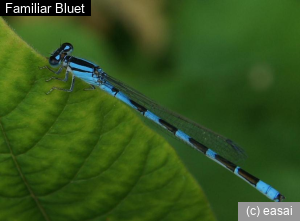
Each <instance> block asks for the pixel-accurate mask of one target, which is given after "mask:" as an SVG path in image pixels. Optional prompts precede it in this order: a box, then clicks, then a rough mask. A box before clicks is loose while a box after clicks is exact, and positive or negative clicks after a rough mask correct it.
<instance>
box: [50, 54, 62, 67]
mask: <svg viewBox="0 0 300 221" xmlns="http://www.w3.org/2000/svg"><path fill="white" fill-rule="evenodd" d="M60 61H61V56H60V55H56V56H51V57H50V58H49V64H50V65H51V66H52V67H57V66H58V65H59V64H60Z"/></svg>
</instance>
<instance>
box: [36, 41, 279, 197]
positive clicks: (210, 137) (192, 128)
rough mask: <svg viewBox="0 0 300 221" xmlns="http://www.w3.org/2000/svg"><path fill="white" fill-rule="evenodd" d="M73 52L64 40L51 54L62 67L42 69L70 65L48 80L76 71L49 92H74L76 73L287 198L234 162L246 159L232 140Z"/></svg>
mask: <svg viewBox="0 0 300 221" xmlns="http://www.w3.org/2000/svg"><path fill="white" fill-rule="evenodd" d="M72 51H73V46H72V45H71V44H70V43H64V44H62V45H61V46H60V47H59V48H58V49H57V50H56V51H55V52H54V53H53V54H52V55H51V56H50V58H49V64H50V65H51V66H52V67H59V69H58V70H57V71H54V70H52V69H51V68H49V67H48V66H44V67H41V69H43V68H47V69H48V70H50V71H52V72H53V73H55V74H60V73H61V71H62V70H63V68H66V74H65V78H64V79H60V78H57V77H51V78H50V79H48V80H46V81H50V80H52V79H56V80H60V81H65V82H66V81H67V80H68V76H69V74H70V73H71V74H72V83H71V87H70V89H63V88H58V87H53V88H51V90H50V91H49V92H48V93H47V94H50V93H51V92H52V91H53V90H61V91H66V92H72V91H73V88H74V83H75V76H76V77H78V78H80V79H82V80H84V81H85V82H87V83H88V84H90V85H91V88H90V89H87V90H93V89H95V86H97V87H100V88H101V89H102V90H104V91H106V92H107V93H109V94H110V95H112V96H114V97H116V98H118V99H119V100H121V101H123V102H124V103H125V104H127V105H129V106H130V107H132V108H134V109H135V110H137V111H138V112H140V113H141V114H142V115H143V116H144V117H146V118H148V119H150V120H151V121H153V122H154V123H156V124H158V125H160V126H161V127H163V128H164V129H166V130H168V131H169V132H170V133H171V134H173V135H174V136H175V137H177V138H178V139H180V140H181V141H183V142H184V143H186V144H188V145H189V146H191V147H193V148H194V149H196V150H198V151H199V152H201V153H203V154H204V155H206V156H207V157H208V158H210V159H211V160H213V161H215V162H217V163H218V164H220V165H221V166H223V167H225V168H226V169H228V170H229V171H231V172H233V173H234V174H235V175H237V176H238V177H240V178H241V179H243V180H245V181H246V182H247V183H249V184H250V185H251V186H253V187H254V188H256V189H257V190H258V191H260V192H261V193H263V194H264V195H266V196H267V197H268V198H270V199H271V200H274V201H276V202H280V201H282V200H283V199H285V197H284V196H283V195H281V194H280V193H279V192H278V191H277V190H276V189H274V188H273V187H271V186H270V185H268V184H267V183H265V182H263V181H262V180H260V179H258V178H256V177H255V176H253V175H251V174H249V173H248V172H246V171H245V170H243V169H242V168H240V167H239V166H237V165H235V164H234V163H232V162H231V161H237V160H239V159H241V158H244V152H243V150H242V149H241V148H240V147H239V146H238V145H237V144H235V143H234V142H233V141H232V140H230V139H227V138H225V137H223V136H221V135H218V134H216V133H214V132H212V131H211V130H209V129H206V128H204V127H202V126H200V125H198V124H197V123H195V122H192V121H190V120H188V119H186V118H184V117H182V116H180V115H178V114H176V113H174V112H171V111H168V110H166V109H165V108H163V107H161V106H159V105H158V104H156V103H155V102H154V101H152V100H150V99H149V98H147V97H145V96H144V95H143V94H141V93H139V92H137V91H136V90H134V89H132V88H131V87H128V86H127V85H125V84H123V83H122V82H120V81H118V80H117V79H114V78H113V77H111V76H109V75H108V74H106V73H105V72H104V71H103V70H102V69H101V68H100V67H99V66H98V65H96V64H94V63H92V62H90V61H87V60H85V59H82V58H77V57H73V56H71V55H70V54H71V52H72Z"/></svg>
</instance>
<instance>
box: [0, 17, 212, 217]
mask: <svg viewBox="0 0 300 221" xmlns="http://www.w3.org/2000/svg"><path fill="white" fill-rule="evenodd" d="M0 39H1V40H0V48H1V51H0V211H1V212H0V220H55V221H59V220H110V221H111V220H180V221H182V220H192V221H194V220H214V216H213V214H212V211H211V209H210V207H209V205H208V203H207V201H206V199H205V197H204V194H203V192H202V191H201V189H200V187H199V186H198V185H197V183H196V182H195V180H194V179H193V178H192V176H191V175H190V174H189V173H188V172H187V170H186V169H185V168H184V166H183V165H182V163H181V161H180V160H179V158H178V157H177V155H176V153H175V152H174V150H173V149H172V148H171V147H170V146H169V144H168V143H166V142H165V141H164V139H163V138H162V137H160V136H159V135H158V134H156V133H155V132H153V131H152V130H151V129H149V128H148V127H147V126H145V125H144V123H143V121H141V119H140V118H139V117H138V115H137V114H136V113H135V112H134V111H133V110H131V109H130V108H129V107H127V106H126V105H125V104H123V103H121V102H120V101H118V100H117V99H115V98H113V97H111V96H110V95H108V94H106V93H105V92H102V91H101V90H100V89H97V90H95V91H83V89H84V88H88V84H86V83H84V82H83V81H81V80H79V79H76V85H75V89H74V91H73V92H72V93H66V92H62V91H53V92H52V93H51V94H50V95H46V94H45V92H47V91H49V89H50V88H51V87H53V86H59V87H64V88H68V87H69V86H70V82H67V83H64V82H60V81H55V80H53V81H51V82H45V79H47V78H49V77H50V76H52V73H51V72H50V71H48V70H46V69H44V70H40V69H39V68H38V67H39V66H44V65H46V64H47V60H46V59H45V58H44V57H42V56H41V55H39V54H38V53H37V52H36V51H35V50H34V49H32V48H31V47H29V46H28V45H27V44H26V43H25V42H24V41H22V40H21V39H20V38H19V37H18V36H17V35H16V34H15V33H14V32H13V31H12V30H11V29H10V28H9V27H8V25H7V24H6V23H5V22H4V21H3V19H2V18H0Z"/></svg>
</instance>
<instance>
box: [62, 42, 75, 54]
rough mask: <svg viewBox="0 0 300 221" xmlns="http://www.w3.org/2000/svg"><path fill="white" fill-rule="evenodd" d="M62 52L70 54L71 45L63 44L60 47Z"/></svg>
mask: <svg viewBox="0 0 300 221" xmlns="http://www.w3.org/2000/svg"><path fill="white" fill-rule="evenodd" d="M61 48H62V50H63V52H65V53H67V54H70V53H71V52H72V51H73V45H72V44H70V43H63V44H62V45H61Z"/></svg>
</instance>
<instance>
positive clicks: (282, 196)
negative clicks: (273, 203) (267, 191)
mask: <svg viewBox="0 0 300 221" xmlns="http://www.w3.org/2000/svg"><path fill="white" fill-rule="evenodd" d="M284 199H285V196H284V195H281V194H280V193H279V194H278V196H277V200H278V202H282V201H283V200H284Z"/></svg>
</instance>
